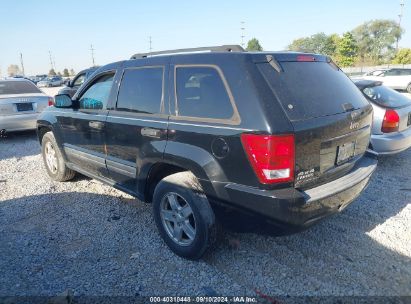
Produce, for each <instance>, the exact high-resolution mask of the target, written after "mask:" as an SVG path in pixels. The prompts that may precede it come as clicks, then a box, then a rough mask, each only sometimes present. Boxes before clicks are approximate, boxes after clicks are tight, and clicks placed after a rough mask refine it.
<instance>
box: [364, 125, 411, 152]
mask: <svg viewBox="0 0 411 304" xmlns="http://www.w3.org/2000/svg"><path fill="white" fill-rule="evenodd" d="M371 145H372V149H373V150H374V151H375V152H377V153H378V154H394V153H398V152H401V151H404V150H406V149H408V148H409V147H411V128H408V129H407V130H405V131H403V132H397V133H391V134H390V133H387V134H382V135H371Z"/></svg>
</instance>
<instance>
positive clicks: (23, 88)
mask: <svg viewBox="0 0 411 304" xmlns="http://www.w3.org/2000/svg"><path fill="white" fill-rule="evenodd" d="M27 93H41V91H40V90H39V89H38V88H37V87H36V86H35V85H34V84H32V83H31V82H30V81H0V95H7V94H27Z"/></svg>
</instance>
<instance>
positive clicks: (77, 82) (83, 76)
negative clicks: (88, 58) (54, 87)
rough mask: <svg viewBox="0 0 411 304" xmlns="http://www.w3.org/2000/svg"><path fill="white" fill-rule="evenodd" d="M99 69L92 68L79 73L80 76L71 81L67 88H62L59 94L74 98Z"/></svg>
mask: <svg viewBox="0 0 411 304" xmlns="http://www.w3.org/2000/svg"><path fill="white" fill-rule="evenodd" d="M98 68H99V67H97V66H95V67H91V68H88V69H85V70H82V71H80V72H78V74H77V75H76V76H75V77H74V79H73V80H71V81H69V83H68V84H67V86H65V87H64V88H62V89H61V90H60V91H59V92H58V94H67V95H70V97H73V96H74V94H76V92H77V90H78V88H79V87H80V86H81V85H82V84H83V83H84V81H86V80H87V79H88V78H89V77H90V76H91V75H93V73H94V72H95V71H97V69H98Z"/></svg>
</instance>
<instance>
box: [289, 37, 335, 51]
mask: <svg viewBox="0 0 411 304" xmlns="http://www.w3.org/2000/svg"><path fill="white" fill-rule="evenodd" d="M338 39H339V37H338V35H337V34H332V35H326V34H324V33H317V34H314V35H312V36H310V37H303V38H299V39H296V40H294V41H293V42H292V43H291V44H290V45H289V46H288V49H289V50H291V51H297V52H305V53H318V54H324V55H328V56H334V55H335V52H336V49H337V42H338Z"/></svg>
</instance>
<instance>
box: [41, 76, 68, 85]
mask: <svg viewBox="0 0 411 304" xmlns="http://www.w3.org/2000/svg"><path fill="white" fill-rule="evenodd" d="M63 82H64V81H63V78H61V77H59V76H54V77H48V78H46V79H43V80H41V81H39V82H38V83H37V86H38V87H39V88H41V87H59V86H61V85H62V84H63Z"/></svg>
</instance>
